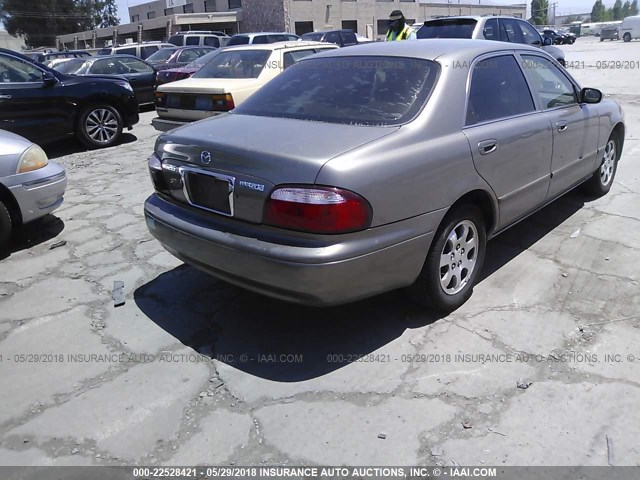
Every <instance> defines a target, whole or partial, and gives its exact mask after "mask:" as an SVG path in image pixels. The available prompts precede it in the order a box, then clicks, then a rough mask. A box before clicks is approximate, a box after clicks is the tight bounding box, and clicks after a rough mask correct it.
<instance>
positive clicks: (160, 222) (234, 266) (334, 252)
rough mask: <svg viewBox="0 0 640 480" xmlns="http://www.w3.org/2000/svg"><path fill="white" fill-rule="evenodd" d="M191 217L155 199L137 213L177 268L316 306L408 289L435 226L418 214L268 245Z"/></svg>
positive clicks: (250, 232)
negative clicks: (370, 226)
mask: <svg viewBox="0 0 640 480" xmlns="http://www.w3.org/2000/svg"><path fill="white" fill-rule="evenodd" d="M194 210H196V209H193V208H191V207H186V206H185V207H183V206H179V205H176V204H174V203H173V202H169V201H166V200H164V199H162V198H160V197H159V196H157V195H155V194H154V195H152V196H151V197H149V198H148V199H147V201H146V202H145V208H144V211H145V218H146V221H147V226H148V228H149V231H150V232H151V234H152V235H153V236H154V237H155V238H157V239H158V240H159V241H160V243H162V245H163V246H164V247H165V248H166V249H167V250H168V251H169V252H170V253H172V254H173V255H175V256H176V257H178V258H179V259H181V260H183V261H184V262H186V263H189V264H191V265H193V266H196V267H198V268H200V269H203V270H205V271H207V272H208V273H210V274H212V275H215V276H217V277H219V278H221V279H223V280H226V281H228V282H229V283H233V284H236V285H239V286H241V287H244V288H247V289H249V290H253V291H256V292H259V293H262V294H265V295H269V296H272V297H276V298H279V299H282V300H286V301H290V302H295V303H301V304H306V305H316V306H328V305H337V304H341V303H347V302H351V301H355V300H359V299H362V298H365V297H369V296H372V295H375V294H378V293H382V292H385V291H388V290H393V289H396V288H401V287H405V286H408V285H410V284H412V283H413V282H414V281H415V279H416V278H417V276H418V274H419V273H420V270H421V269H422V265H423V263H424V260H425V258H426V254H427V251H428V249H429V246H430V244H431V239H432V237H433V230H430V229H429V228H428V226H429V224H431V223H433V222H434V221H437V219H438V218H440V214H439V213H435V214H426V215H422V216H420V217H415V218H413V219H409V220H405V221H402V222H397V223H395V224H392V225H386V226H383V227H377V228H374V229H370V230H367V231H365V232H357V233H355V234H349V235H336V236H333V237H331V238H332V239H329V240H327V239H328V237H327V236H325V237H322V239H319V240H317V241H314V240H313V239H309V238H306V239H300V238H293V237H291V238H288V237H287V238H283V237H284V236H285V235H286V234H287V232H284V233H283V232H282V231H279V230H278V229H273V231H272V232H270V233H271V237H268V235H269V232H268V231H267V230H269V229H265V228H264V227H260V226H256V225H250V224H247V225H246V226H239V225H238V223H239V222H235V225H234V229H229V228H228V225H229V222H233V220H231V221H230V220H229V219H226V218H220V217H219V216H217V215H214V214H208V213H200V212H199V211H198V212H196V211H194ZM425 227H426V230H425ZM260 231H262V232H263V234H262V235H261V234H260V233H256V232H260ZM265 232H266V233H265ZM274 240H278V243H276V242H275V241H274Z"/></svg>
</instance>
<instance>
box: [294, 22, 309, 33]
mask: <svg viewBox="0 0 640 480" xmlns="http://www.w3.org/2000/svg"><path fill="white" fill-rule="evenodd" d="M309 32H313V22H296V35H304V34H305V33H309Z"/></svg>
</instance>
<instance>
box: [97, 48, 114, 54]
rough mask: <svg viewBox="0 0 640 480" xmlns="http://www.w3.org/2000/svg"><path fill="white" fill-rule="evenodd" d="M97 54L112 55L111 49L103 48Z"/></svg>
mask: <svg viewBox="0 0 640 480" xmlns="http://www.w3.org/2000/svg"><path fill="white" fill-rule="evenodd" d="M96 55H111V49H110V48H101V49H100V50H98V53H96Z"/></svg>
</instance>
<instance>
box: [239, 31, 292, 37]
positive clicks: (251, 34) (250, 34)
mask: <svg viewBox="0 0 640 480" xmlns="http://www.w3.org/2000/svg"><path fill="white" fill-rule="evenodd" d="M258 35H293V36H296V37H297V36H298V35H296V34H295V33H291V32H253V33H236V34H235V35H233V37H256V36H258ZM233 37H232V38H233Z"/></svg>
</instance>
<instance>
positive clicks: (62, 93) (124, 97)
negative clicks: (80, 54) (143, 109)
mask: <svg viewBox="0 0 640 480" xmlns="http://www.w3.org/2000/svg"><path fill="white" fill-rule="evenodd" d="M136 123H138V102H137V100H136V96H135V94H134V93H133V89H132V88H131V85H129V83H128V82H127V81H126V80H124V79H114V78H113V77H100V76H92V77H76V76H68V75H64V74H62V73H59V72H56V71H55V70H52V69H50V68H48V67H45V66H44V65H41V64H39V63H37V62H35V61H33V60H31V59H30V58H28V57H26V56H25V55H21V54H19V53H16V52H13V51H11V50H6V49H4V48H0V128H2V129H4V130H8V131H10V132H14V133H17V134H18V135H22V136H23V137H26V138H28V139H29V140H31V141H33V142H37V143H44V142H48V141H51V140H57V139H60V138H65V137H69V136H74V135H75V136H76V137H77V138H78V140H80V141H81V142H82V143H83V144H85V145H86V146H87V147H89V148H101V147H110V146H112V145H115V144H116V143H118V141H119V140H120V137H121V135H122V130H123V128H125V127H126V128H128V129H129V130H130V129H131V127H133V125H135V124H136Z"/></svg>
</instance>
